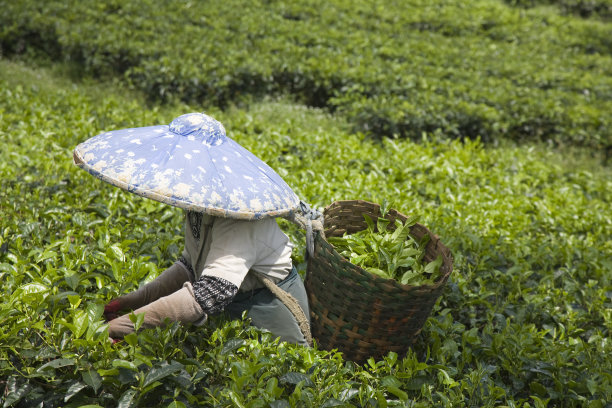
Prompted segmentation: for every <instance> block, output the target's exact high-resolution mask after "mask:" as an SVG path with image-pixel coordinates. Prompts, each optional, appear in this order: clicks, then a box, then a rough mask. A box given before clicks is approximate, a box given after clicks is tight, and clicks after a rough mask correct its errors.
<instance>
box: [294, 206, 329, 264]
mask: <svg viewBox="0 0 612 408" xmlns="http://www.w3.org/2000/svg"><path fill="white" fill-rule="evenodd" d="M285 219H287V220H289V221H291V222H293V223H294V224H296V225H297V226H298V227H300V228H302V229H303V230H306V255H307V256H312V255H313V254H314V233H315V231H316V232H318V233H319V234H321V236H322V237H323V238H325V232H324V231H323V213H322V212H320V211H319V210H316V209H314V208H311V207H310V206H309V205H308V204H307V203H306V202H304V201H300V209H299V210H298V211H294V212H293V213H291V214H290V215H287V216H286V217H285Z"/></svg>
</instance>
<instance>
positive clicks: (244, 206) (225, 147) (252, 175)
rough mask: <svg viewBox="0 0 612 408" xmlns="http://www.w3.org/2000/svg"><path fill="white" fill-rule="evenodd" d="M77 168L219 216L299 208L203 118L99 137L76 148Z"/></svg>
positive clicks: (277, 181) (274, 177)
mask: <svg viewBox="0 0 612 408" xmlns="http://www.w3.org/2000/svg"><path fill="white" fill-rule="evenodd" d="M74 162H75V164H76V165H78V166H79V167H81V168H83V169H85V170H87V171H88V172H89V173H91V174H92V175H94V176H96V177H98V178H100V179H101V180H103V181H105V182H107V183H110V184H112V185H114V186H116V187H119V188H122V189H124V190H127V191H129V192H132V193H135V194H138V195H140V196H142V197H146V198H151V199H153V200H156V201H160V202H162V203H166V204H170V205H172V206H176V207H180V208H183V209H186V210H191V211H198V212H203V213H206V214H210V215H213V216H218V217H225V218H234V219H243V220H254V219H261V218H266V217H279V216H286V215H290V214H291V213H293V211H294V210H296V209H298V207H299V205H300V200H299V198H298V197H297V195H296V194H295V193H294V192H293V190H291V188H290V187H289V186H288V185H287V184H286V183H285V181H284V180H283V179H282V178H281V177H280V176H279V175H278V174H277V173H276V172H275V171H274V170H273V169H272V168H270V167H269V166H268V165H267V164H266V163H264V162H263V161H261V160H260V159H259V158H257V157H256V156H255V155H253V154H252V153H251V152H249V151H248V150H246V149H245V148H244V147H242V146H240V145H239V144H238V143H236V142H235V141H234V140H232V139H231V138H229V137H227V135H226V132H225V129H224V127H223V125H222V124H221V123H220V122H218V121H217V120H215V119H213V118H211V117H210V116H208V115H205V114H203V113H188V114H185V115H182V116H179V117H178V118H176V119H174V120H173V121H172V122H171V123H170V125H160V126H148V127H141V128H132V129H122V130H116V131H110V132H106V133H102V134H100V135H97V136H94V137H92V138H91V139H89V140H87V141H85V142H83V143H81V144H79V145H78V146H77V147H76V148H75V150H74Z"/></svg>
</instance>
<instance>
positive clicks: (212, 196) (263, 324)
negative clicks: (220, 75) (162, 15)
mask: <svg viewBox="0 0 612 408" xmlns="http://www.w3.org/2000/svg"><path fill="white" fill-rule="evenodd" d="M74 161H75V163H76V164H77V165H78V166H80V167H82V168H84V169H86V170H87V171H89V172H90V173H91V174H93V175H95V176H97V177H99V178H101V179H102V180H104V181H107V182H109V183H111V184H113V185H115V186H118V187H120V188H123V189H126V190H128V191H130V192H133V193H136V194H139V195H141V196H144V197H148V198H152V199H155V200H158V201H161V202H165V203H168V204H171V205H175V206H178V207H181V208H184V209H186V210H187V211H186V217H185V249H184V251H183V253H182V256H181V257H180V258H179V260H178V261H177V262H175V263H174V264H173V265H172V266H171V267H170V268H168V269H167V270H165V271H164V272H163V273H162V274H161V275H160V276H159V277H158V278H157V279H155V280H154V281H153V282H151V283H149V284H147V285H145V286H143V287H142V288H140V289H138V290H136V291H135V292H132V293H129V294H127V295H124V296H121V297H119V298H118V299H115V300H113V301H111V302H110V303H109V304H108V305H106V307H105V309H104V312H105V315H106V316H107V318H108V319H109V320H110V322H109V335H110V336H111V337H112V338H114V339H118V338H122V337H123V336H125V335H126V334H128V333H131V332H133V331H134V325H133V324H132V322H131V321H130V319H129V317H128V315H123V316H118V313H119V312H120V311H127V310H134V312H135V313H144V323H143V327H145V328H150V327H155V326H159V325H161V324H163V322H164V321H165V320H166V319H169V320H170V321H178V322H183V323H192V324H196V325H199V324H203V323H204V322H205V321H206V319H207V317H208V315H212V314H216V313H220V312H223V311H225V312H227V313H229V315H230V316H232V317H235V318H239V317H240V316H241V315H242V312H243V311H247V313H248V316H249V317H250V318H251V319H252V322H253V324H254V325H255V326H257V327H260V328H264V329H267V330H269V331H271V332H272V334H274V335H275V336H278V337H280V338H281V340H283V341H288V342H292V343H296V344H301V345H307V344H309V342H310V334H309V319H308V316H309V312H308V302H307V299H306V292H305V289H304V285H303V283H302V280H301V279H300V277H299V276H298V274H297V272H296V270H295V268H293V266H292V262H291V250H292V244H291V243H290V241H289V239H288V237H287V236H286V235H285V234H284V233H283V232H282V231H281V230H280V228H279V227H278V224H277V223H276V220H275V219H274V217H277V216H285V217H289V218H291V217H293V216H295V215H296V214H295V212H296V210H299V207H300V201H299V199H298V198H297V196H296V195H295V194H294V193H293V191H291V189H290V188H289V187H288V186H287V185H286V184H285V183H284V181H283V180H282V179H281V178H280V177H279V176H278V175H277V174H276V173H275V172H274V171H273V170H272V169H270V168H269V167H268V166H267V165H266V164H265V163H263V162H262V161H260V160H259V159H257V158H256V157H255V156H253V155H252V154H250V152H248V151H247V150H245V149H244V148H242V147H241V146H240V145H238V144H237V143H236V142H234V141H233V140H232V139H230V138H228V137H227V136H226V135H225V129H224V128H223V126H222V125H221V124H220V123H219V122H217V121H216V120H214V119H213V118H211V117H209V116H207V115H204V114H201V113H192V114H187V115H182V116H179V117H178V118H176V119H175V120H174V121H172V123H171V124H170V125H169V126H151V127H145V128H136V129H126V130H119V131H114V132H108V133H104V134H101V135H98V136H96V137H94V138H92V139H90V140H88V141H86V142H84V143H82V144H80V145H79V146H77V148H76V149H75V152H74ZM279 288H280V289H281V290H279Z"/></svg>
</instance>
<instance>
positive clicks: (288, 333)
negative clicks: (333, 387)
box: [225, 268, 310, 346]
mask: <svg viewBox="0 0 612 408" xmlns="http://www.w3.org/2000/svg"><path fill="white" fill-rule="evenodd" d="M277 285H278V287H280V288H281V289H283V290H284V291H285V292H288V293H290V294H292V295H293V296H294V297H295V298H296V299H297V301H298V303H299V304H300V306H301V307H302V309H303V310H304V313H305V314H306V316H307V317H308V318H310V311H309V309H308V298H307V297H306V289H305V288H304V283H303V282H302V279H301V278H300V276H299V275H298V273H297V271H296V270H295V268H294V269H293V270H292V271H291V273H290V274H289V276H287V277H286V278H285V279H284V280H282V281H281V282H279V283H278V284H277ZM245 310H246V311H248V317H249V318H250V319H251V320H252V322H253V325H254V326H256V327H259V328H261V329H266V330H269V331H270V332H272V334H273V335H274V336H277V337H280V339H281V341H286V342H289V343H295V344H299V345H302V346H308V343H307V342H306V339H305V338H304V335H303V334H302V331H301V330H300V328H299V326H298V323H297V321H296V320H295V317H294V316H293V314H292V313H291V312H290V311H289V309H288V308H287V306H285V305H284V304H283V303H282V302H281V301H280V300H279V299H278V298H277V297H276V296H274V295H273V294H272V293H271V292H270V291H269V290H268V289H266V288H263V289H257V290H254V291H248V292H239V293H238V294H237V295H236V297H235V298H234V300H233V301H232V303H230V304H229V305H228V306H227V307H226V308H225V311H226V312H228V313H229V315H230V317H231V318H232V319H240V317H241V316H242V312H243V311H245Z"/></svg>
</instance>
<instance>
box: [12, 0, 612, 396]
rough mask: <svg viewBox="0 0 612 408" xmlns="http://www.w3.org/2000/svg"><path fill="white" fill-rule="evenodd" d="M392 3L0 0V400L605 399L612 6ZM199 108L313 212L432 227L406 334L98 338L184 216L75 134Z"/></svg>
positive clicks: (610, 390) (217, 326)
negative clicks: (85, 153)
mask: <svg viewBox="0 0 612 408" xmlns="http://www.w3.org/2000/svg"><path fill="white" fill-rule="evenodd" d="M385 4H386V7H384V8H383V7H380V6H377V5H376V3H375V2H367V3H366V2H360V1H356V2H348V1H346V2H345V1H342V0H337V1H332V2H317V1H296V2H286V3H285V2H279V1H268V2H264V1H260V2H259V1H255V2H249V3H246V2H235V1H227V2H216V1H211V2H206V3H204V2H202V3H200V2H188V1H178V0H174V1H171V0H168V1H161V2H149V1H146V0H137V1H136V0H135V1H130V2H112V1H108V2H98V3H94V2H90V1H82V2H76V1H74V2H72V1H64V2H59V1H48V2H36V1H29V0H23V1H19V2H7V1H3V0H0V10H2V11H1V12H0V44H1V46H2V52H3V57H2V58H0V295H1V296H2V297H3V301H2V302H0V327H1V329H0V405H2V406H3V407H75V408H76V407H91V408H93V407H115V406H118V407H151V406H160V407H173V408H178V407H196V406H219V407H234V406H236V407H268V406H270V407H310V406H313V407H334V406H342V407H387V406H389V407H391V406H402V407H404V406H405V407H439V406H446V407H547V406H548V407H609V406H610V403H611V401H612V342H611V341H610V330H611V329H612V285H611V283H610V278H611V275H612V274H611V271H612V256H611V255H612V239H611V238H612V215H611V214H612V170H611V169H610V167H609V161H608V162H606V161H605V150H606V148H608V147H609V146H610V140H611V137H612V136H611V132H610V115H609V113H610V111H611V110H610V107H612V106H611V104H612V98H611V95H612V92H611V90H612V75H610V74H611V72H610V69H611V67H612V64H611V62H612V61H611V57H610V45H611V43H610V38H612V37H611V36H609V35H608V34H609V32H610V29H611V28H610V27H611V23H610V15H611V13H610V2H609V1H607V0H593V1H590V2H574V1H570V0H564V1H529V2H524V1H507V2H502V1H493V0H490V1H474V2H469V3H468V2H466V3H460V2H454V1H449V2H444V3H443V2H437V1H431V2H420V1H410V2H388V3H385ZM406 4H408V5H410V7H409V8H408V7H407V6H406ZM238 6H239V7H238ZM408 11H410V12H408ZM228 16H231V17H232V18H229V17H228ZM264 17H265V18H264ZM374 17H376V18H374ZM258 18H259V21H258ZM262 21H266V22H267V21H269V22H270V24H267V23H266V24H264V23H262ZM347 27H351V28H350V29H348V28H347ZM368 33H375V34H372V35H369V34H368ZM230 34H231V35H230ZM194 38H197V39H199V40H198V41H193V39H194ZM459 45H462V46H463V48H461V47H460V48H458V46H459ZM496 50H497V51H496ZM221 51H223V52H221ZM211 55H212V56H214V58H213V57H209V56H211ZM221 55H223V57H220V56H221ZM283 64H284V65H283ZM411 81H412V82H411ZM410 84H412V86H410ZM585 90H586V91H588V92H585ZM193 111H205V112H207V113H209V114H210V115H212V116H214V117H215V118H217V119H218V120H220V121H221V122H222V123H223V124H224V125H225V127H226V129H227V130H228V135H229V136H230V137H232V138H234V139H235V140H236V141H238V142H239V143H241V144H242V145H243V146H245V147H246V148H248V149H249V150H251V151H252V152H253V153H255V154H256V155H258V156H259V157H261V158H262V159H263V160H264V161H266V162H267V163H268V164H269V165H270V166H272V167H273V168H274V169H275V170H276V171H277V172H278V173H279V174H281V176H282V177H283V178H284V179H285V180H286V181H287V182H288V184H289V185H290V186H292V188H294V190H295V191H296V192H297V193H298V194H299V195H300V196H301V197H302V198H303V199H304V200H306V201H308V202H309V203H311V204H312V205H313V206H315V207H319V208H320V207H324V206H326V205H328V204H329V203H331V202H333V201H335V200H343V199H365V200H369V201H374V202H382V201H383V200H387V201H389V202H390V205H391V207H393V208H396V209H398V210H400V211H401V212H403V213H405V214H415V215H417V216H418V217H419V220H420V222H421V223H423V224H425V225H427V226H428V227H429V228H430V229H431V230H432V231H434V232H436V233H437V234H438V235H439V236H440V237H441V239H442V241H443V242H444V243H445V244H446V245H447V246H448V247H449V248H450V249H451V251H452V252H453V255H454V259H455V265H454V272H453V274H452V275H451V278H450V281H449V283H448V285H447V288H446V290H445V292H444V294H443V295H442V296H441V298H440V299H439V301H438V303H437V304H436V306H435V307H434V310H433V312H432V314H431V316H430V318H429V319H428V321H427V322H426V324H425V327H424V329H423V331H422V333H421V334H420V336H419V338H418V340H417V342H416V344H415V346H414V348H413V350H411V351H410V352H409V353H408V354H407V355H397V354H394V353H390V354H388V355H387V356H386V357H385V358H384V359H382V360H380V361H374V360H370V361H368V362H367V363H366V364H364V365H358V364H355V363H353V362H350V361H346V360H344V359H343V356H342V354H341V353H337V352H335V351H327V350H320V349H319V348H318V347H317V346H316V345H315V347H313V348H303V347H297V346H293V345H288V344H284V343H279V342H278V341H277V340H274V339H272V338H271V336H270V335H269V334H268V333H265V332H261V331H259V330H256V329H254V328H252V327H250V326H249V325H248V322H243V321H225V320H223V319H220V318H218V319H213V320H212V321H211V322H209V324H207V325H206V326H205V327H199V328H194V327H183V326H179V325H173V326H170V327H167V328H164V329H156V330H144V331H142V332H140V333H139V334H138V336H136V335H133V336H128V337H127V338H126V340H125V341H124V342H121V343H118V344H112V343H111V341H110V340H109V339H108V333H107V330H106V327H107V326H106V324H105V322H104V321H103V319H102V310H103V305H104V304H105V303H106V302H108V301H109V300H110V299H112V298H113V297H115V296H117V295H118V294H121V293H125V292H127V291H129V290H133V289H135V288H136V287H137V286H139V285H141V284H142V283H144V282H147V281H149V280H151V279H154V278H155V276H157V274H158V273H160V272H161V271H163V270H164V269H165V268H166V267H167V266H169V265H170V264H172V262H173V261H174V260H175V259H176V256H177V255H178V254H179V251H180V250H181V249H182V248H181V245H182V243H181V239H182V238H181V237H182V231H181V229H182V217H183V214H182V212H181V211H180V210H178V209H175V208H172V207H168V206H165V205H163V204H159V203H157V202H154V201H151V200H145V199H142V198H140V197H136V196H134V195H131V194H129V193H125V192H123V191H121V190H119V189H116V188H113V187H111V186H108V185H106V184H104V183H102V182H100V181H98V180H97V179H94V178H93V177H91V176H90V175H88V174H87V173H86V172H84V171H82V170H80V169H78V168H77V167H76V166H74V165H73V164H72V150H73V148H74V147H75V146H76V145H77V144H78V143H80V142H81V141H83V140H85V139H87V138H89V137H91V136H93V135H96V134H98V133H101V132H103V131H106V130H112V129H119V128H125V127H136V126H147V125H151V124H165V123H169V122H170V121H171V120H172V119H173V118H175V117H176V116H178V115H180V114H183V113H187V112H193ZM527 127H529V129H527ZM386 135H395V136H396V137H386ZM478 135H480V136H481V138H480V139H478V138H476V137H475V136H478ZM517 141H518V142H519V143H517ZM553 146H555V147H554V148H553ZM602 152H603V153H602ZM279 222H280V223H281V226H282V227H283V228H284V229H285V230H286V231H287V232H288V233H289V234H290V236H291V238H292V240H293V241H294V242H295V243H296V249H295V250H294V261H295V262H296V264H298V265H299V267H300V269H301V270H303V269H304V264H303V261H304V257H303V252H304V236H303V233H302V232H301V231H298V230H297V229H296V228H294V227H293V226H292V225H289V224H288V223H287V222H285V221H279Z"/></svg>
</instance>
